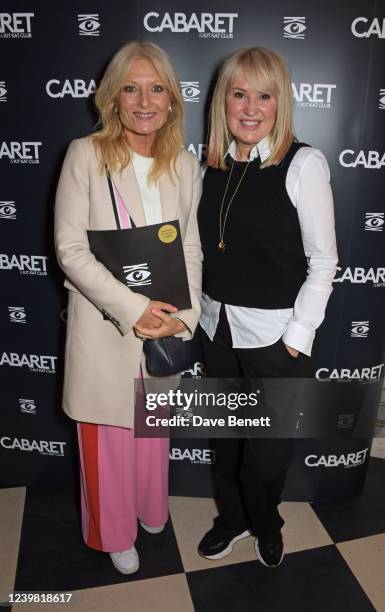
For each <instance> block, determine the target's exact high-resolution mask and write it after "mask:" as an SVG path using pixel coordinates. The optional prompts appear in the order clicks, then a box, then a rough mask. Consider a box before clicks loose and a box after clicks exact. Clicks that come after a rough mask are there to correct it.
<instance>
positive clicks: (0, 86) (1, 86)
mask: <svg viewBox="0 0 385 612" xmlns="http://www.w3.org/2000/svg"><path fill="white" fill-rule="evenodd" d="M6 101H7V88H6V86H5V81H0V102H6Z"/></svg>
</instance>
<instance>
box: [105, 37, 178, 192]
mask: <svg viewBox="0 0 385 612" xmlns="http://www.w3.org/2000/svg"><path fill="white" fill-rule="evenodd" d="M139 58H140V59H142V58H144V59H147V60H149V61H150V62H151V63H152V64H153V66H154V68H155V70H156V71H157V73H158V74H159V77H160V78H161V80H162V81H163V83H164V85H165V87H166V90H167V92H168V94H169V96H170V106H171V110H170V112H169V114H168V117H167V121H166V123H165V124H164V125H163V126H162V127H161V128H160V129H159V131H158V132H157V133H156V136H155V141H154V145H153V148H152V155H153V157H154V163H153V164H152V167H151V171H150V175H149V181H150V182H156V180H157V179H158V178H159V176H160V175H161V174H162V173H163V172H169V174H170V176H171V177H172V178H173V172H174V173H175V172H176V170H175V163H176V158H177V155H178V153H179V152H180V150H181V148H182V146H183V141H184V138H183V127H182V120H183V111H184V106H183V98H182V94H181V91H180V84H179V79H178V75H177V73H176V70H175V68H174V66H173V65H172V63H171V61H170V58H169V57H168V55H167V53H165V51H163V49H161V48H160V47H158V46H157V45H155V44H153V43H150V42H132V43H129V44H127V45H125V46H124V47H121V49H119V51H118V52H117V53H116V54H115V55H114V57H113V58H112V60H111V62H110V63H109V64H108V66H107V69H106V71H105V73H104V75H103V78H102V80H101V82H100V85H99V87H98V88H97V91H96V93H95V104H96V107H97V109H98V111H99V121H98V124H97V127H98V128H99V129H98V131H97V132H96V133H95V134H94V135H93V142H94V145H95V147H96V150H97V152H98V154H99V157H100V171H101V172H103V171H104V167H105V166H107V167H108V168H109V170H111V171H122V170H124V168H126V167H127V166H128V164H129V163H130V160H131V150H130V147H129V146H128V144H127V140H126V138H125V134H124V128H123V126H122V123H121V121H120V118H119V114H118V113H117V112H116V106H117V101H118V95H119V93H120V90H121V87H122V85H123V83H124V80H125V78H126V76H127V72H128V71H129V69H130V67H131V65H132V63H133V62H134V61H135V60H136V59H139Z"/></svg>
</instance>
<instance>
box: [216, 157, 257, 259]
mask: <svg viewBox="0 0 385 612" xmlns="http://www.w3.org/2000/svg"><path fill="white" fill-rule="evenodd" d="M249 163H250V159H249V160H248V162H247V164H246V168H245V169H244V171H243V172H242V176H241V178H240V179H239V181H238V185H237V186H236V188H235V189H234V192H233V195H232V196H231V198H230V202H229V203H228V205H227V208H226V212H225V214H224V218H223V221H222V212H223V206H224V203H225V199H226V194H227V189H228V187H229V184H230V180H231V175H232V173H233V169H234V164H235V159H233V164H232V166H231V170H230V174H229V178H228V179H227V184H226V189H225V193H224V194H223V198H222V202H221V209H220V211H219V242H218V250H219V251H220V252H221V253H223V252H224V250H225V248H226V245H225V242H224V240H223V237H224V234H225V227H226V221H227V215H228V214H229V210H230V206H231V204H232V201H233V200H234V198H235V196H236V193H237V191H238V189H239V186H240V184H241V183H242V180H243V177H244V176H245V174H246V171H247V168H248V167H249Z"/></svg>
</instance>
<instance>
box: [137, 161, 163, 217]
mask: <svg viewBox="0 0 385 612" xmlns="http://www.w3.org/2000/svg"><path fill="white" fill-rule="evenodd" d="M153 161H154V158H153V157H143V155H138V153H135V152H134V151H133V152H132V163H133V166H134V170H135V176H136V180H137V181H138V186H139V191H140V196H141V198H142V204H143V208H144V214H145V217H146V223H147V225H153V224H155V223H162V204H161V200H160V191H159V185H158V183H156V184H153V183H151V185H149V184H148V180H147V179H148V175H149V173H150V169H151V166H152V163H153Z"/></svg>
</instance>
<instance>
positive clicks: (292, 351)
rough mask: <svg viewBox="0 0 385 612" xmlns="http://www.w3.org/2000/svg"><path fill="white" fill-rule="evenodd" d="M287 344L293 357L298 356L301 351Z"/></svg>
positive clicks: (288, 350) (287, 348)
mask: <svg viewBox="0 0 385 612" xmlns="http://www.w3.org/2000/svg"><path fill="white" fill-rule="evenodd" d="M285 346H286V350H287V352H288V353H290V355H291V356H292V357H298V355H299V351H297V349H294V348H291V346H288V345H287V344H285Z"/></svg>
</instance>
